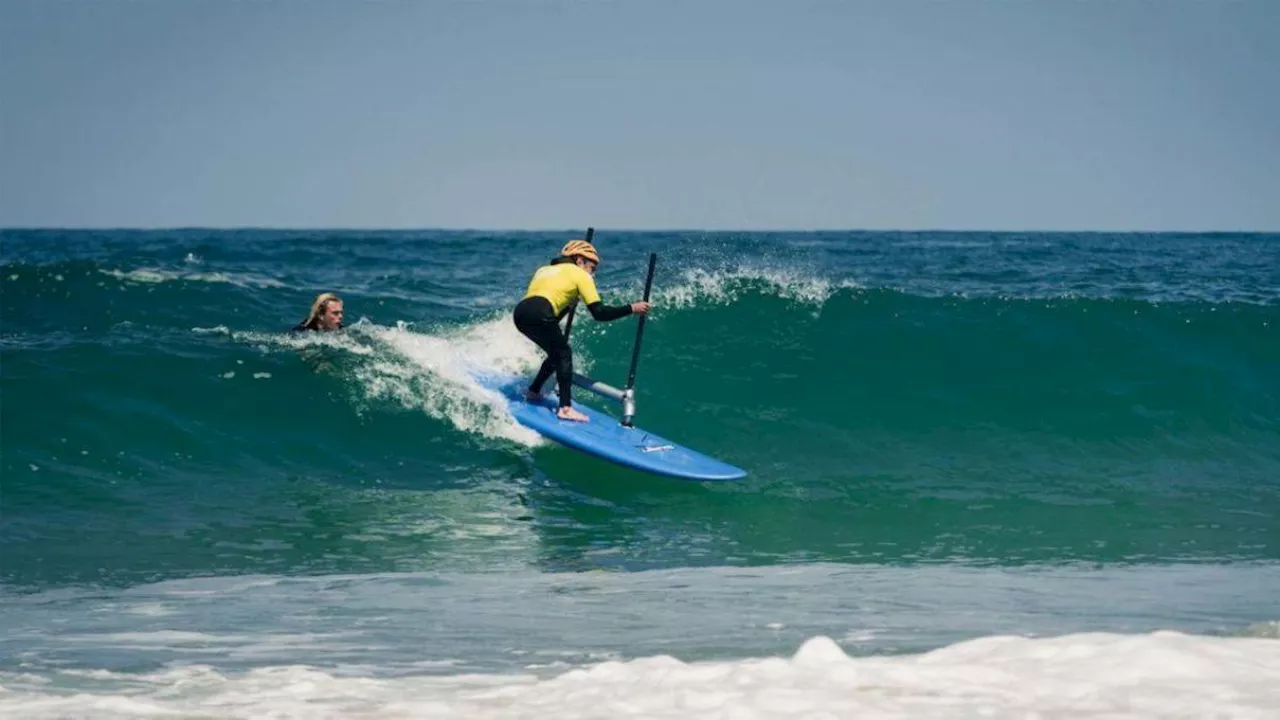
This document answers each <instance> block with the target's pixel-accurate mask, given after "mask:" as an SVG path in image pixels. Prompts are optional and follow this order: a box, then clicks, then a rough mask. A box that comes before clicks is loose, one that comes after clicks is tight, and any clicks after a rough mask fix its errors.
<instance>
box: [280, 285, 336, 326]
mask: <svg viewBox="0 0 1280 720" xmlns="http://www.w3.org/2000/svg"><path fill="white" fill-rule="evenodd" d="M341 329H342V298H340V297H338V296H337V294H335V293H330V292H327V293H320V294H319V295H317V296H316V299H315V301H314V302H312V303H311V314H310V315H308V316H307V319H306V320H303V321H302V322H300V323H298V324H297V325H295V326H294V327H293V329H292V330H291V331H290V332H331V331H333V330H341Z"/></svg>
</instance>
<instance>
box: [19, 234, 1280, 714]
mask: <svg viewBox="0 0 1280 720" xmlns="http://www.w3.org/2000/svg"><path fill="white" fill-rule="evenodd" d="M582 233H583V230H582V229H578V230H574V229H566V230H562V231H529V232H488V231H479V230H474V231H460V230H432V231H355V230H259V229H244V230H206V229H175V230H145V231H144V230H21V229H10V230H4V231H0V351H2V353H3V355H2V359H0V473H2V475H0V607H2V608H3V611H2V612H0V716H4V717H14V718H72V717H93V718H136V717H164V718H169V717H174V718H223V717H226V718H249V717H273V718H419V717H422V718H451V717H483V718H545V717H556V718H626V717H654V718H667V717H672V718H675V717H679V718H801V717H804V718H845V717H860V718H861V717H873V718H876V717H881V718H896V717H919V718H933V717H937V718H957V717H984V718H987V717H992V718H1025V717H1073V718H1074V717H1106V718H1120V717H1206V716H1214V717H1232V718H1263V717H1275V716H1276V715H1275V713H1276V708H1280V235H1276V234H1239V233H1202V234H1196V233H1183V234H1142V233H1103V232H1096V233H1032V232H1028V233H1007V232H1006V233H996V232H941V231H938V232H836V231H830V232H728V231H723V232H703V231H670V232H651V231H621V230H611V229H608V228H599V229H598V230H597V233H596V242H597V246H598V248H599V250H600V252H601V255H602V259H603V263H602V265H601V267H600V269H599V272H598V274H597V282H598V283H599V285H600V289H601V291H602V294H603V295H604V297H605V301H606V302H609V303H615V304H616V303H621V302H626V301H631V300H635V299H638V298H639V297H640V294H641V292H642V288H643V281H644V272H645V269H646V267H647V261H648V255H649V253H651V252H653V253H657V255H658V264H657V275H656V279H655V282H654V288H653V296H652V297H653V302H654V309H653V312H652V314H651V315H650V317H649V320H648V322H647V324H646V329H645V335H644V343H643V352H642V355H641V358H640V362H639V365H638V370H637V375H636V388H637V397H638V400H637V404H638V409H639V412H638V414H637V416H636V423H637V425H640V426H642V427H645V428H647V429H651V430H653V431H655V432H658V433H660V434H662V435H664V436H666V437H668V438H671V439H673V440H675V441H677V442H680V443H682V444H684V445H687V446H689V447H691V448H693V449H695V450H698V451H700V452H703V453H706V454H708V455H712V456H714V457H717V458H720V459H723V460H725V461H727V462H730V463H732V464H734V465H737V466H739V467H741V468H743V469H744V470H746V471H747V472H748V473H749V474H748V476H747V478H746V479H744V480H741V481H737V482H727V483H694V482H684V481H679V480H674V479H668V478H662V477H656V476H652V475H645V474H641V473H638V472H635V471H631V470H627V469H623V468H621V467H618V466H615V465H612V464H609V463H605V462H603V461H600V460H597V459H595V458H592V457H589V456H586V455H584V454H582V453H578V452H575V451H572V450H569V449H566V448H564V447H561V446H559V445H555V444H552V443H548V442H546V441H545V440H542V439H540V438H539V436H537V435H536V434H534V433H532V432H530V431H529V430H527V429H525V428H523V427H521V426H519V425H517V424H515V423H514V422H513V421H512V420H511V418H510V416H509V415H508V414H507V412H506V410H505V406H504V405H503V404H502V402H501V401H500V400H499V399H498V398H497V397H496V396H494V395H493V394H491V393H489V392H487V391H485V390H484V389H482V388H480V387H478V386H477V385H476V384H475V383H474V382H473V381H472V380H471V379H470V375H469V374H468V372H467V368H469V367H476V366H482V367H488V368H493V369H498V370H504V371H512V372H521V373H532V372H533V370H534V369H536V367H537V366H538V364H539V363H540V362H541V354H540V352H539V351H538V350H537V349H536V348H535V347H534V346H533V344H532V343H530V342H529V341H527V340H526V339H525V338H523V337H522V336H520V335H519V334H518V333H517V332H516V331H515V329H514V327H513V326H512V323H511V319H510V314H511V309H512V307H513V306H514V304H515V303H516V302H517V301H518V300H519V299H520V297H521V296H522V294H523V292H524V289H525V286H526V285H527V283H528V279H529V276H530V274H531V273H532V271H533V270H534V269H535V268H536V267H537V266H538V265H539V264H541V263H544V262H546V261H547V260H549V259H550V258H551V257H552V256H554V255H555V254H556V252H557V251H558V249H559V247H560V246H561V244H563V242H564V241H565V240H567V239H569V238H571V237H576V236H581V234H582ZM324 291H333V292H337V293H338V294H339V295H341V296H342V298H343V300H344V302H345V309H346V316H347V317H346V322H347V326H346V328H345V329H344V330H343V331H342V332H341V333H332V334H315V333H311V334H290V333H288V332H287V331H288V330H289V328H290V327H292V326H293V325H295V324H297V323H298V322H300V321H301V320H303V318H304V317H305V316H306V314H307V311H308V309H309V306H310V303H311V300H312V299H313V298H314V297H315V295H316V294H317V293H320V292H324ZM634 338H635V319H634V318H626V319H623V320H620V321H617V322H614V323H598V322H594V321H593V320H592V319H591V318H590V316H589V315H588V314H587V313H585V312H581V313H579V314H578V316H577V318H576V319H575V321H574V327H573V344H574V347H575V362H576V364H577V368H578V369H579V370H580V371H582V372H586V373H587V374H589V375H591V376H592V377H595V378H597V379H600V380H603V381H605V382H609V383H611V384H616V385H621V384H623V383H624V382H625V379H626V374H627V370H628V367H629V364H630V360H631V348H632V343H633V342H634ZM577 398H578V399H580V400H582V401H585V402H587V403H590V404H593V405H595V406H597V407H600V408H603V409H607V408H608V406H607V405H603V404H601V401H600V400H599V399H597V398H595V397H593V396H589V395H586V394H585V393H583V392H581V391H579V392H578V395H577Z"/></svg>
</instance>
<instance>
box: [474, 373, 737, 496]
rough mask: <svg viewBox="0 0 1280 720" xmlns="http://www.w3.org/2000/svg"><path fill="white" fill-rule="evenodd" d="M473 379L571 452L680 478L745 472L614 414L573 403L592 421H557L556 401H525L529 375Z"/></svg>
mask: <svg viewBox="0 0 1280 720" xmlns="http://www.w3.org/2000/svg"><path fill="white" fill-rule="evenodd" d="M475 378H476V380H477V382H479V383H480V385H481V386H483V387H485V388H488V389H490V390H493V391H495V392H497V393H499V394H501V395H502V396H503V398H504V399H505V400H506V401H507V408H508V409H509V410H510V412H511V414H512V416H514V417H515V419H516V422H518V423H520V424H521V425H523V426H525V427H527V428H529V429H531V430H533V431H535V432H537V433H538V434H540V435H542V436H544V437H546V438H549V439H551V440H555V441H556V442H558V443H560V444H562V445H565V446H567V447H571V448H573V449H575V450H580V451H582V452H585V453H588V454H590V455H594V456H596V457H599V458H603V459H605V460H609V461H611V462H615V463H617V464H619V465H623V466H626V467H629V468H633V469H636V470H641V471H644V472H650V473H654V474H657V475H664V476H666V477H672V478H678V479H681V480H698V481H716V480H740V479H742V478H744V477H746V476H747V473H746V471H745V470H742V469H741V468H737V467H734V466H733V465H730V464H728V463H725V462H721V461H720V460H717V459H715V458H713V457H709V456H707V455H703V454H702V453H699V452H696V451H694V450H690V449H689V448H687V447H684V446H683V445H680V444H679V443H675V442H672V441H671V440H668V439H666V438H664V437H661V436H659V435H656V434H654V433H652V432H649V431H647V430H644V429H641V428H638V427H633V428H627V427H623V426H622V423H621V422H619V421H618V419H617V418H615V417H612V416H610V415H607V414H605V413H602V412H600V411H599V410H595V409H593V408H590V407H587V406H585V405H580V404H578V403H577V402H575V403H573V407H574V408H576V409H577V410H579V411H581V412H582V413H583V414H585V415H586V416H587V417H589V418H591V421H590V422H585V423H584V422H574V421H571V420H561V419H560V418H558V417H556V409H557V408H558V407H559V403H558V402H557V401H556V399H554V398H551V397H548V396H545V395H544V396H543V397H542V398H541V399H539V401H538V402H536V403H535V402H529V401H528V400H527V399H525V396H524V391H525V388H527V387H528V380H527V379H524V378H519V377H513V376H509V375H479V374H477V375H476V376H475Z"/></svg>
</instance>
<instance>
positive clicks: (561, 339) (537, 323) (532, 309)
mask: <svg viewBox="0 0 1280 720" xmlns="http://www.w3.org/2000/svg"><path fill="white" fill-rule="evenodd" d="M599 264H600V255H599V253H597V252H596V249H595V246H593V245H592V244H591V243H589V242H587V241H586V240H570V241H569V242H567V243H565V245H564V247H563V248H561V249H560V257H558V258H555V259H554V260H552V261H551V263H550V264H548V265H543V266H542V267H540V268H538V270H537V271H536V272H535V273H534V274H533V279H532V280H530V281H529V289H528V290H527V291H525V296H524V299H523V300H521V301H520V302H519V303H518V304H517V305H516V308H515V312H514V313H512V317H513V319H514V320H515V324H516V329H517V330H519V331H520V332H521V334H523V335H524V336H525V337H527V338H529V339H530V340H532V341H533V342H535V343H537V345H538V347H540V348H542V350H543V351H544V352H545V353H547V359H546V361H545V362H543V363H542V367H541V368H539V369H538V374H537V375H536V376H534V378H533V382H532V383H531V384H530V385H529V389H528V391H527V392H526V393H525V397H526V399H528V400H529V402H536V401H537V400H538V398H540V397H542V386H543V384H545V383H546V382H547V380H548V379H550V378H551V375H552V373H554V374H555V376H556V383H557V385H558V386H559V389H560V409H559V410H557V411H556V417H559V418H560V419H561V420H575V421H577V422H586V421H587V416H586V415H583V414H582V413H581V412H578V411H577V410H575V409H574V408H573V406H572V404H571V403H572V401H573V395H572V392H573V390H572V388H573V350H572V349H571V348H570V347H569V340H568V339H567V338H566V337H565V336H564V333H563V332H562V331H561V330H560V320H561V318H563V317H564V316H565V314H566V313H568V312H569V310H570V309H571V308H573V307H574V306H575V305H577V304H578V300H579V299H581V300H582V302H584V303H586V305H587V310H589V311H590V312H591V317H593V318H595V319H596V320H598V321H601V322H608V321H610V320H617V319H618V318H622V317H626V316H627V315H630V314H632V313H636V314H639V315H643V314H645V313H647V312H649V303H647V302H644V301H637V302H633V303H631V304H630V305H605V304H604V303H603V302H601V301H600V293H599V292H598V291H597V290H596V282H595V280H594V278H593V276H594V275H595V272H596V266H598V265H599Z"/></svg>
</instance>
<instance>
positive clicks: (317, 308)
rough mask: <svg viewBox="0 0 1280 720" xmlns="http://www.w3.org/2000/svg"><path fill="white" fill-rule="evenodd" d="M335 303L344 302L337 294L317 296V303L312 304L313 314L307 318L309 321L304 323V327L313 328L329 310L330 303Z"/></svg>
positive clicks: (328, 293)
mask: <svg viewBox="0 0 1280 720" xmlns="http://www.w3.org/2000/svg"><path fill="white" fill-rule="evenodd" d="M335 301H336V302H342V298H340V297H338V294H337V293H331V292H327V293H320V294H319V295H317V296H316V299H315V302H313V303H311V314H310V315H308V316H307V319H306V320H305V321H304V322H303V323H302V326H303V327H311V325H312V324H313V323H315V322H316V321H317V320H319V319H320V316H321V315H323V314H324V311H325V310H328V309H329V303H331V302H335Z"/></svg>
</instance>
